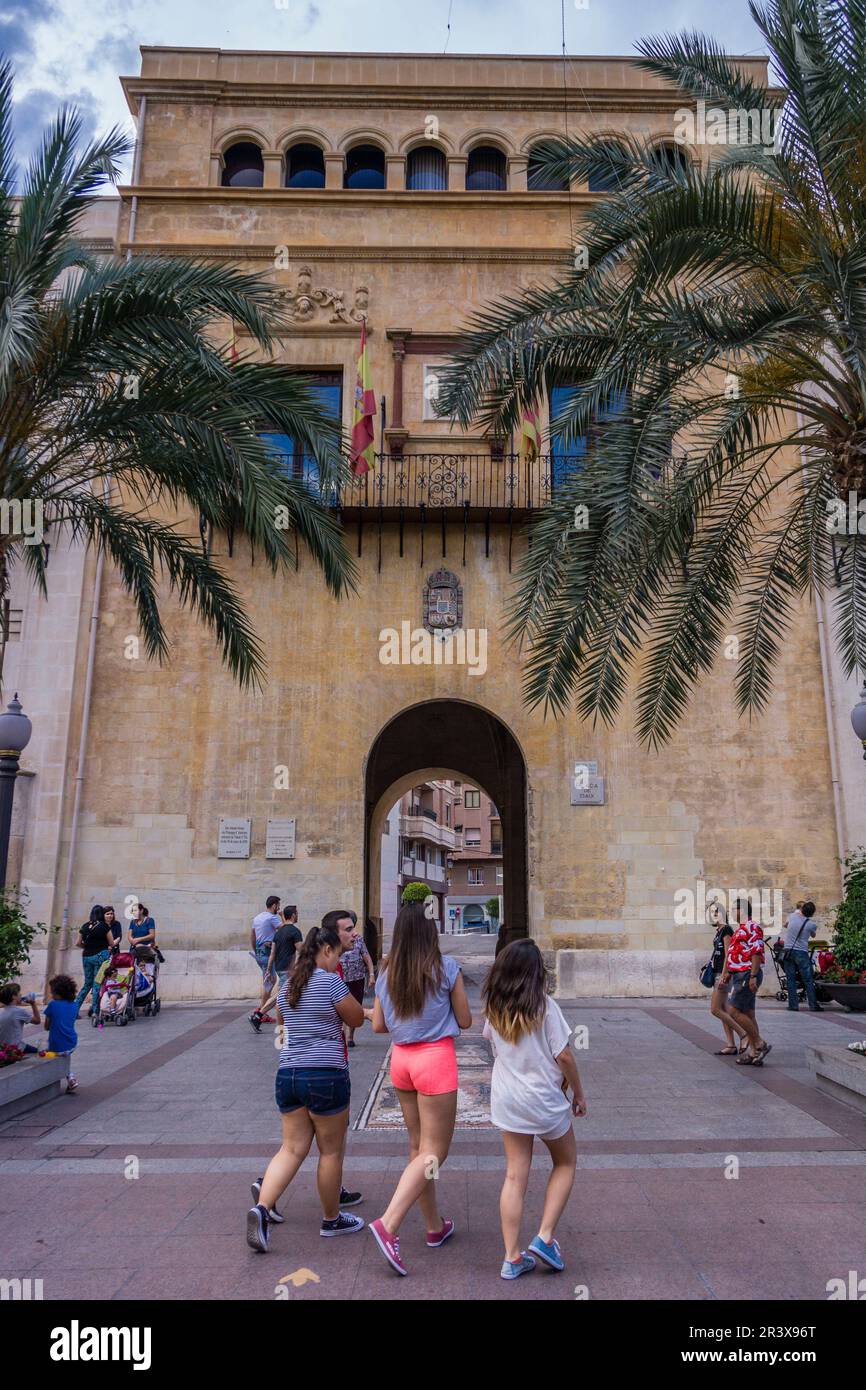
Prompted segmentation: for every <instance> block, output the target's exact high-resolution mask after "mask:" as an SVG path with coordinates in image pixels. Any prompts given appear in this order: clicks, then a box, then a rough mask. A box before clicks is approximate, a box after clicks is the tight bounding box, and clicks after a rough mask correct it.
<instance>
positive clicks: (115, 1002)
mask: <svg viewBox="0 0 866 1390" xmlns="http://www.w3.org/2000/svg"><path fill="white" fill-rule="evenodd" d="M103 968H104V972H105V973H104V974H103V977H102V984H101V985H100V987H99V1007H98V1008H97V1009H95V1010H94V1013H93V1017H92V1019H91V1022H92V1024H93V1026H94V1028H96V1027H98V1026H99V1025H100V1024H103V1025H104V1024H106V1023H116V1024H117V1026H118V1028H125V1027H126V1025H127V1023H134V1022H135V974H136V971H135V960H134V959H133V957H132V956H130V955H127V954H125V953H124V952H123V951H116V952H115V954H114V955H113V956H112V957H111V959H110V960H108V961H106V963H105V966H104V967H103Z"/></svg>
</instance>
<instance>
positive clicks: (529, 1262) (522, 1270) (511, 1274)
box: [499, 1250, 535, 1279]
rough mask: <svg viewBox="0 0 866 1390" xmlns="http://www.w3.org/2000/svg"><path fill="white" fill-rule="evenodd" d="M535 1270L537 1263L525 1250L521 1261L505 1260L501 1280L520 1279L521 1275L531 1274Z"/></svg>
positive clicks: (500, 1275)
mask: <svg viewBox="0 0 866 1390" xmlns="http://www.w3.org/2000/svg"><path fill="white" fill-rule="evenodd" d="M533 1269H535V1261H534V1259H533V1258H532V1256H531V1255H527V1253H526V1251H525V1250H523V1251H522V1252H521V1255H520V1259H519V1260H503V1261H502V1269H501V1270H500V1273H499V1277H500V1279H519V1278H520V1276H521V1274H529V1273H530V1271H531V1270H533Z"/></svg>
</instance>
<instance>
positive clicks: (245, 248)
mask: <svg viewBox="0 0 866 1390" xmlns="http://www.w3.org/2000/svg"><path fill="white" fill-rule="evenodd" d="M283 245H286V244H285V243H283ZM118 249H119V250H120V251H121V252H123V253H124V254H125V253H126V251H127V250H129V242H127V241H123V242H121V243H120V245H119V248H118ZM132 252H133V255H135V256H193V257H207V258H209V259H211V260H222V261H245V260H246V261H258V260H263V261H270V262H273V259H274V247H273V243H269V244H268V245H267V246H252V245H250V244H249V243H247V242H176V243H172V242H167V241H160V242H153V241H136V242H135V244H134V245H133V247H132ZM573 256H574V253H573V251H572V250H571V249H570V248H568V247H555V246H513V247H511V246H442V245H438V246H288V245H286V258H287V259H288V260H289V261H290V262H292V263H293V264H294V263H295V262H296V261H390V262H396V261H408V262H418V261H446V262H455V261H506V262H512V263H520V262H528V263H530V264H534V263H537V264H546V265H570V264H571V263H572V260H573Z"/></svg>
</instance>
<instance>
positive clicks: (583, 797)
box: [571, 777, 604, 806]
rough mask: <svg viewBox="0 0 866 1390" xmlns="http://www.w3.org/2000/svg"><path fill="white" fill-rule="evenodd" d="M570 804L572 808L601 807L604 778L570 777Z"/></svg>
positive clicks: (602, 803)
mask: <svg viewBox="0 0 866 1390" xmlns="http://www.w3.org/2000/svg"><path fill="white" fill-rule="evenodd" d="M571 804H572V806H603V805H604V778H603V777H590V778H589V779H586V778H582V777H572V779H571Z"/></svg>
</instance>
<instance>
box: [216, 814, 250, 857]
mask: <svg viewBox="0 0 866 1390" xmlns="http://www.w3.org/2000/svg"><path fill="white" fill-rule="evenodd" d="M251 825H252V821H251V820H250V818H249V816H220V827H219V839H218V841H217V859H249V857H250V828H251Z"/></svg>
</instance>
